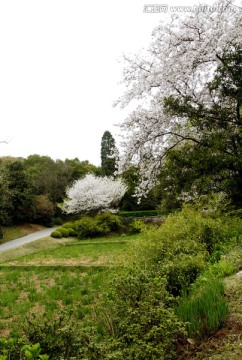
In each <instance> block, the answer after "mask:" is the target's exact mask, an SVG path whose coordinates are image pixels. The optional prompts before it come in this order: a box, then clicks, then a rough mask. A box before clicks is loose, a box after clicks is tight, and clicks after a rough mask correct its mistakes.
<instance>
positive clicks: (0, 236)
mask: <svg viewBox="0 0 242 360" xmlns="http://www.w3.org/2000/svg"><path fill="white" fill-rule="evenodd" d="M2 238H3V229H2V227H1V226H0V239H2Z"/></svg>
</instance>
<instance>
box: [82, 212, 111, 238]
mask: <svg viewBox="0 0 242 360" xmlns="http://www.w3.org/2000/svg"><path fill="white" fill-rule="evenodd" d="M76 229H77V236H78V238H79V239H87V238H95V237H98V236H102V235H105V234H107V232H108V230H109V229H108V227H105V226H102V225H100V224H98V222H97V220H96V219H95V218H92V217H90V216H84V217H83V218H82V219H80V220H78V221H77V222H76Z"/></svg>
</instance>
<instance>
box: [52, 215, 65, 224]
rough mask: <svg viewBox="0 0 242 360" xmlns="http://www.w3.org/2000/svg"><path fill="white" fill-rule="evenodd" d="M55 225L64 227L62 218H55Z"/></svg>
mask: <svg viewBox="0 0 242 360" xmlns="http://www.w3.org/2000/svg"><path fill="white" fill-rule="evenodd" d="M53 224H55V225H62V224H63V220H62V219H61V218H60V217H56V218H53Z"/></svg>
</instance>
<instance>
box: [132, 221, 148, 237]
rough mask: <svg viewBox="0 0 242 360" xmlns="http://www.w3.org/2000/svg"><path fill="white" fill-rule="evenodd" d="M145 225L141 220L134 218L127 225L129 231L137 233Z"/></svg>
mask: <svg viewBox="0 0 242 360" xmlns="http://www.w3.org/2000/svg"><path fill="white" fill-rule="evenodd" d="M144 227H145V224H144V222H143V221H142V220H134V221H132V223H131V224H130V225H129V232H130V233H131V234H139V233H140V232H141V231H142V230H143V229H144Z"/></svg>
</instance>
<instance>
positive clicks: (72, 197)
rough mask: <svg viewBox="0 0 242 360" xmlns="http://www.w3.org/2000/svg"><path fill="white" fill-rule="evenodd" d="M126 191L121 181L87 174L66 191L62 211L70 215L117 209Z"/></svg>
mask: <svg viewBox="0 0 242 360" xmlns="http://www.w3.org/2000/svg"><path fill="white" fill-rule="evenodd" d="M126 189H127V187H126V185H125V184H124V183H123V182H122V180H121V179H116V180H114V179H113V178H111V177H107V176H106V177H96V176H94V175H92V174H88V175H86V176H85V177H84V178H83V179H80V180H77V181H76V182H75V183H74V184H73V186H72V187H70V188H69V189H67V192H66V193H67V197H68V199H67V200H65V201H64V206H63V210H64V211H65V212H67V213H68V214H72V213H79V212H81V211H85V212H90V211H98V210H103V209H108V208H113V207H117V205H118V203H119V201H120V200H121V198H122V197H123V195H124V193H125V192H126Z"/></svg>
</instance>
